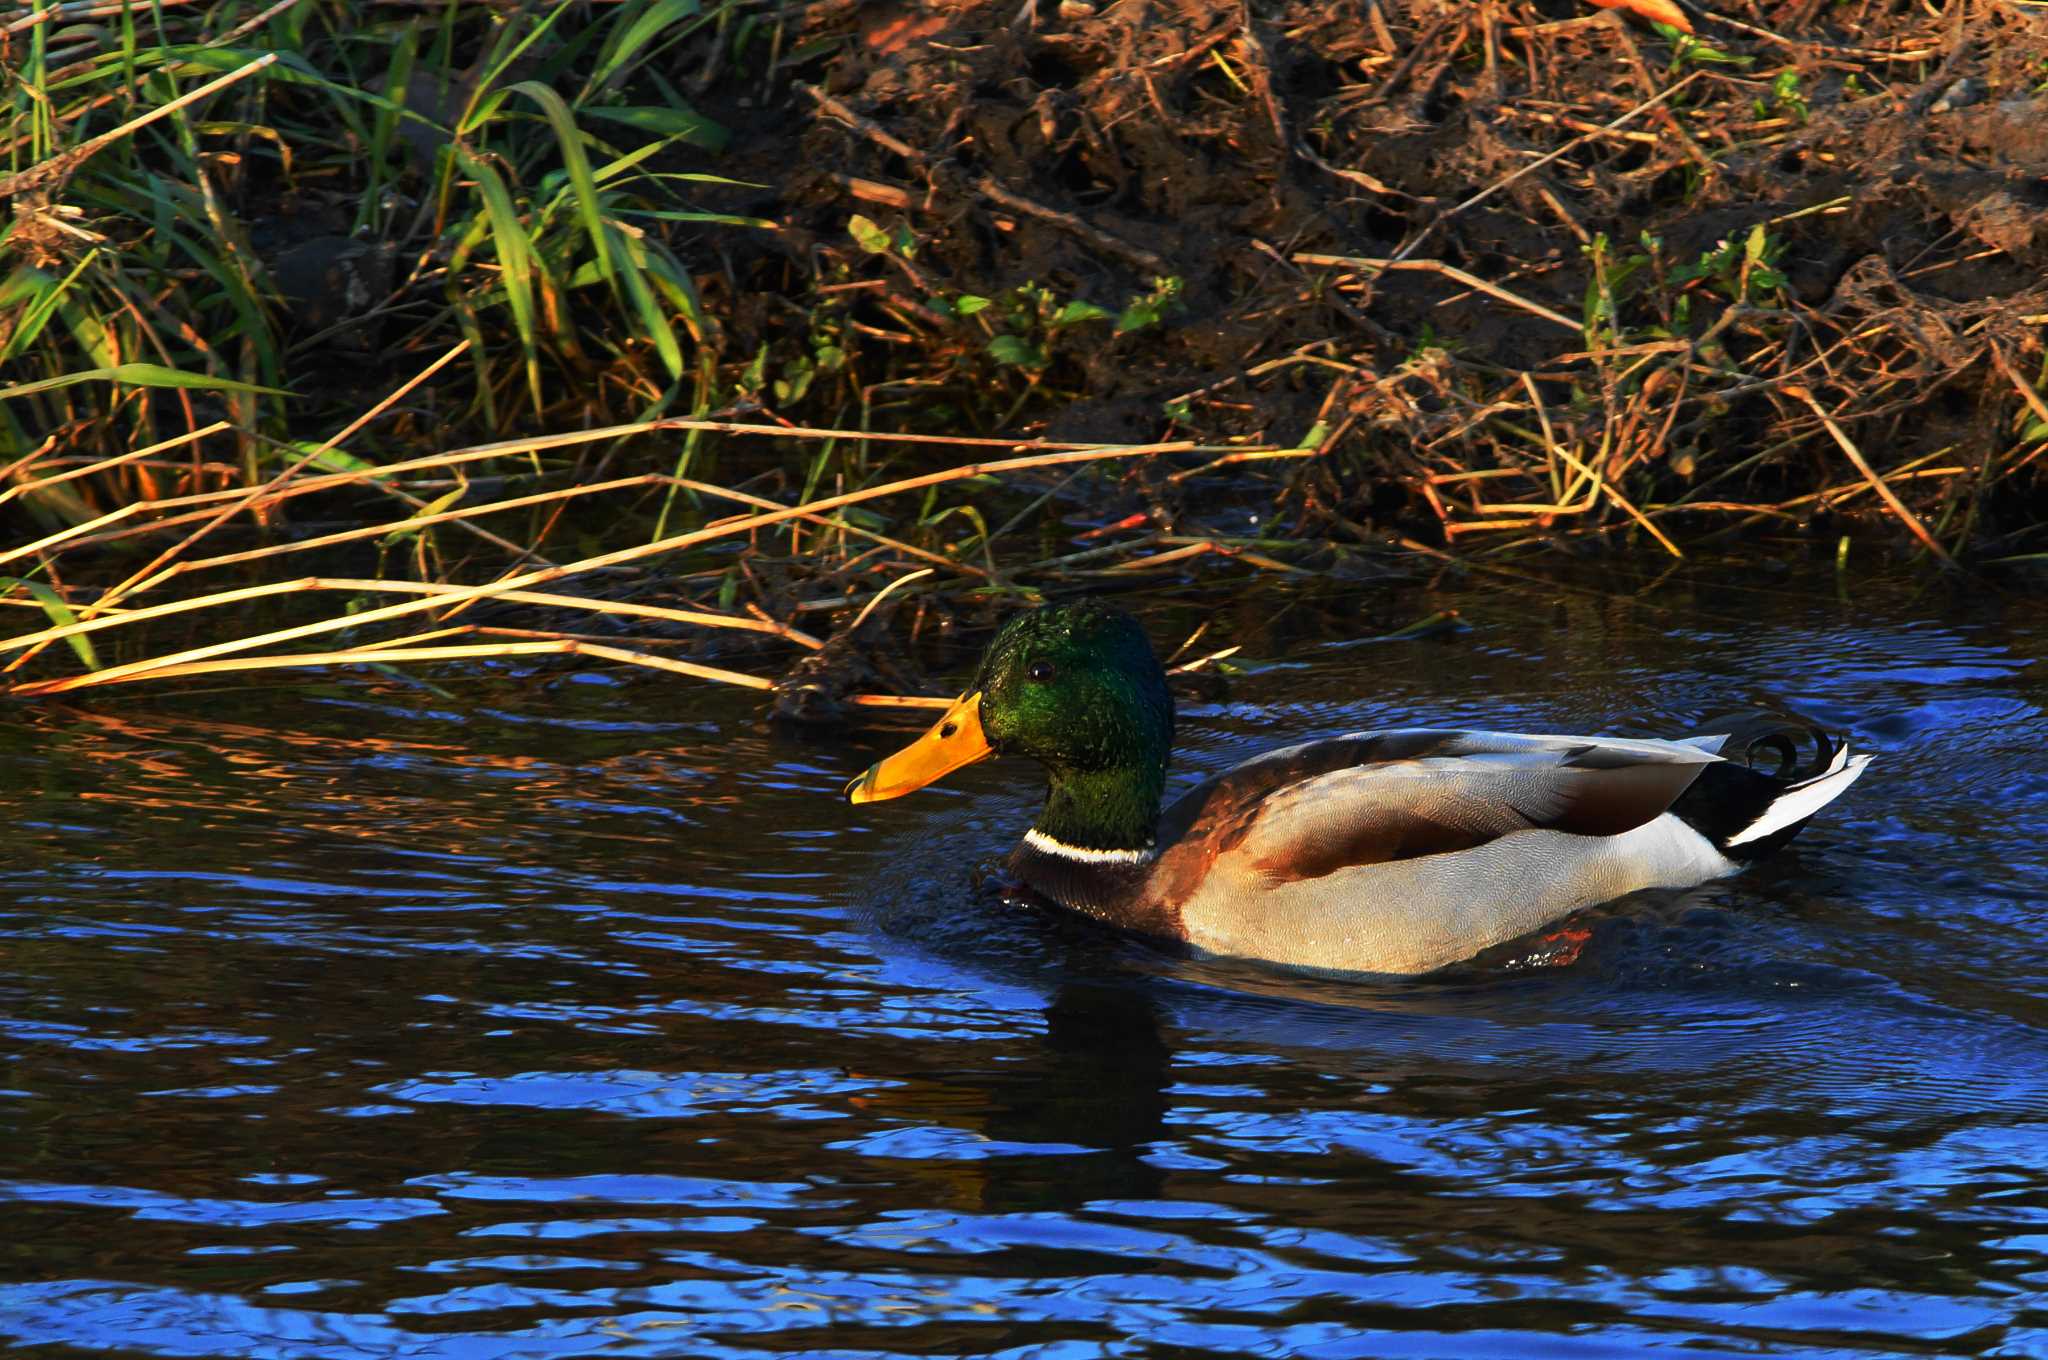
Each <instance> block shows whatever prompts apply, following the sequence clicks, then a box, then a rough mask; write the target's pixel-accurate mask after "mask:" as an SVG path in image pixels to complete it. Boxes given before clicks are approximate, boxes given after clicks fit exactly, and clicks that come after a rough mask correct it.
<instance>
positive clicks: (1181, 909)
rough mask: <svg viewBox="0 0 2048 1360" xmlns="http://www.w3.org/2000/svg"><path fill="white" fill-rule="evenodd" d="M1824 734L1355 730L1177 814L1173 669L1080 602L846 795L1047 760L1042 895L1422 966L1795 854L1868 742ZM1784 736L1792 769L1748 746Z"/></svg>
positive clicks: (1114, 620) (1081, 906)
mask: <svg viewBox="0 0 2048 1360" xmlns="http://www.w3.org/2000/svg"><path fill="white" fill-rule="evenodd" d="M1801 734H1802V729H1798V728H1787V727H1784V726H1782V725H1762V724H1752V725H1750V727H1749V728H1748V729H1747V730H1741V729H1731V730H1730V731H1726V732H1721V733H1716V734H1713V735H1707V736H1697V737H1687V738H1684V739H1682V740H1676V741H1632V740H1625V739H1621V738H1614V737H1572V736H1524V735H1518V734H1513V733H1505V732H1467V731H1450V730H1439V729H1434V728H1429V729H1420V728H1418V729H1400V730H1390V731H1381V732H1356V733H1350V734H1347V735H1344V736H1338V737H1327V738H1324V739H1322V740H1319V741H1309V742H1303V743H1302V744H1300V745H1296V746H1285V747H1281V748H1280V749H1278V750H1274V751H1268V752H1266V753H1265V754H1263V755H1259V756H1254V757H1253V758H1252V759H1250V760H1247V761H1244V762H1243V763H1241V764H1239V765H1236V766H1233V767H1232V768H1230V769H1228V770H1225V771H1224V772H1223V773H1221V774H1218V775H1215V776H1213V777H1211V778H1209V779H1206V780H1204V781H1202V782H1201V783H1200V784H1198V785H1196V786H1195V787H1194V788H1192V789H1190V790H1188V792H1186V793H1185V794H1183V795H1181V797H1180V798H1178V799H1177V800H1175V801H1174V803H1173V805H1172V806H1171V807H1168V808H1166V810H1165V811H1164V812H1163V813H1162V812H1161V811H1160V804H1161V800H1162V797H1163V794H1164V791H1165V788H1166V767H1167V758H1168V755H1169V753H1170V751H1171V749H1172V746H1173V696H1172V695H1171V693H1170V692H1169V691H1168V689H1167V683H1166V673H1165V671H1164V669H1163V668H1162V667H1161V666H1160V664H1159V660H1158V658H1157V656H1156V655H1155V654H1154V653H1153V651H1152V647H1151V644H1150V642H1149V641H1148V640H1147V639H1146V636H1145V633H1144V630H1143V629H1142V628H1141V627H1140V626H1139V625H1138V623H1137V621H1136V620H1135V619H1133V618H1132V617H1131V616H1130V615H1128V614H1126V613H1124V612H1122V611H1121V610H1117V609H1113V608H1109V607H1107V606H1104V605H1101V604H1092V603H1091V604H1079V605H1059V606H1047V607H1045V608H1041V609H1037V610H1034V611H1032V612H1030V613H1026V614H1022V615H1019V616H1018V617H1016V618H1014V619H1012V620H1010V622H1009V623H1008V624H1007V625H1006V626H1005V627H1004V628H1003V629H1002V631H1001V632H1000V633H999V634H998V635H997V637H996V639H995V641H994V642H993V643H991V644H990V646H989V649H988V653H987V655H986V656H984V657H983V658H982V662H981V668H980V670H979V671H978V672H977V674H976V675H975V678H974V683H973V684H972V685H970V686H968V689H967V692H966V693H965V694H963V695H961V696H960V698H959V699H957V700H956V701H954V703H953V704H952V705H951V707H949V708H948V709H947V710H946V711H945V713H944V715H943V716H941V717H940V718H939V720H938V721H937V722H936V723H934V724H933V725H932V727H931V730H930V731H928V732H926V733H925V734H924V735H923V736H921V737H919V738H918V739H917V740H916V741H914V742H912V743H911V744H910V745H909V746H907V747H905V748H904V749H903V750H901V751H899V752H897V753H896V754H895V755H892V756H889V757H888V758H886V759H884V760H882V761H879V762H878V763H876V764H875V765H873V766H872V767H870V768H869V769H868V770H867V771H866V772H865V773H863V774H862V775H861V776H860V777H859V778H857V779H855V780H853V781H852V782H851V783H849V784H848V785H847V787H846V796H847V798H848V799H849V800H850V801H852V802H855V803H871V802H876V801H879V800H882V799H885V798H896V797H900V796H901V795H903V794H906V793H909V792H911V791H913V790H915V789H920V788H923V787H924V786H925V785H926V784H929V783H931V782H932V781H933V780H935V779H938V778H939V777H941V776H942V775H945V774H947V773H950V772H951V771H953V770H957V769H960V768H961V767H962V766H965V765H970V764H973V763H974V762H975V761H978V760H982V759H984V758H986V757H988V756H990V755H1022V756H1030V757H1032V758H1033V759H1035V760H1037V761H1038V762H1039V763H1040V764H1041V765H1043V766H1044V767H1045V770H1046V774H1047V781H1048V783H1047V789H1046V797H1045V807H1044V809H1043V810H1042V811H1041V812H1040V813H1039V815H1038V820H1037V822H1036V824H1035V825H1033V826H1032V828H1031V829H1030V830H1029V831H1027V832H1026V833H1025V834H1024V838H1023V841H1022V842H1021V843H1020V844H1019V845H1018V846H1017V848H1016V850H1015V851H1014V852H1013V854H1012V855H1011V857H1010V862H1009V868H1010V872H1011V873H1012V874H1013V875H1014V876H1015V877H1016V878H1017V879H1018V880H1021V882H1022V883H1023V884H1024V885H1026V886H1027V887H1029V888H1030V889H1032V890H1033V891H1034V892H1035V893H1037V894H1039V895H1041V896H1043V897H1045V898H1048V899H1050V900H1051V901H1052V902H1054V903H1057V904H1058V905H1060V906H1062V907H1065V908H1068V909H1070V910H1072V911H1076V912H1080V913H1082V914H1084V915H1087V916H1091V917H1094V918H1096V919H1097V920H1100V921H1103V922H1106V923H1108V924H1110V925H1112V926H1116V927H1120V928H1122V929H1125V930H1129V931H1134V932H1137V933H1140V934H1144V935H1149V936H1154V937H1159V938H1162V939H1166V940H1171V941H1175V942H1179V943H1182V944H1184V945H1186V946H1188V947H1191V948H1192V949H1193V950H1195V951H1196V952H1198V953H1200V954H1204V955H1210V956H1221V957H1235V958H1245V959H1259V960H1265V961H1267V962H1270V963H1276V964H1283V965H1288V966H1293V967H1300V968H1309V969H1317V970H1329V971H1337V972H1346V973H1395V974H1413V973H1425V972H1429V971H1431V970H1433V969H1437V968H1441V967H1443V966H1445V965H1446V964H1451V963H1456V962H1459V961H1460V960H1464V959H1468V958H1471V957H1472V956H1473V955H1475V954H1477V953H1479V952H1481V951H1482V950H1485V949H1487V948H1489V947H1491V946H1494V945H1498V944H1503V943H1506V942H1508V941H1511V940H1515V939H1518V938H1520V937H1522V936H1527V935H1531V934H1533V933H1534V932H1537V931H1540V930H1542V929H1543V928H1545V927H1546V926H1550V925H1552V924H1553V923H1555V922H1557V921H1559V920H1561V919H1562V918H1564V917H1566V916H1569V915H1570V914H1571V913H1573V912H1575V911H1578V910H1580V909H1581V908H1583V907H1589V906H1592V905H1594V904H1595V903H1599V902H1605V901H1609V900H1611V899H1613V898H1616V897H1620V896H1622V895H1623V894H1624V893H1630V892H1634V891H1636V890H1637V889H1639V888H1683V887H1690V886H1692V885H1694V884H1697V883H1703V882H1706V881H1707V880H1709V879H1713V878H1719V877H1721V876H1722V875H1724V874H1730V873H1734V872H1735V871H1736V870H1737V869H1740V868H1741V867H1742V866H1743V865H1744V864H1745V863H1747V862H1748V861H1751V860H1754V859H1757V858H1760V857H1761V856H1763V855H1765V854H1768V853H1770V852H1771V851H1772V850H1775V849H1776V848H1778V847H1779V846H1780V845H1782V844H1784V843H1785V842H1786V841H1788V840H1790V839H1791V838H1792V836H1793V835H1794V834H1795V833H1796V832H1797V831H1798V830H1799V828H1800V826H1802V825H1803V824H1804V823H1805V821H1806V819H1807V818H1809V817H1811V816H1812V815H1813V814H1814V813H1815V812H1817V811H1819V810H1820V809H1821V808H1822V807H1823V806H1825V805H1826V804H1828V803H1829V802H1831V801H1833V800H1834V799H1835V798H1836V797H1838V796H1839V795H1840V794H1841V793H1842V791H1843V790H1845V789H1847V788H1848V787H1849V785H1850V784H1852V783H1854V782H1855V780H1856V777H1857V776H1858V775H1860V774H1862V773H1863V769H1864V766H1865V765H1866V764H1868V762H1869V760H1870V757H1869V756H1867V755H1853V756H1852V755H1851V754H1849V750H1848V747H1847V744H1846V743H1842V742H1832V741H1830V740H1829V739H1828V738H1827V737H1825V736H1823V735H1821V734H1820V733H1817V732H1815V733H1807V734H1806V735H1808V736H1810V737H1811V739H1812V741H1813V743H1814V745H1815V746H1816V748H1817V751H1818V759H1816V760H1813V761H1810V762H1806V763H1805V764H1804V766H1803V767H1802V766H1801V762H1800V760H1799V758H1798V747H1797V746H1796V745H1795V744H1794V743H1795V741H1796V739H1797V738H1798V737H1799V736H1800V735H1801ZM1766 750H1775V751H1777V753H1778V754H1779V756H1780V759H1779V763H1778V768H1777V769H1776V770H1775V771H1773V772H1766V771H1765V770H1763V769H1761V768H1757V767H1754V766H1752V765H1750V764H1748V763H1746V758H1747V757H1748V756H1749V754H1750V753H1751V752H1752V751H1766Z"/></svg>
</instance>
